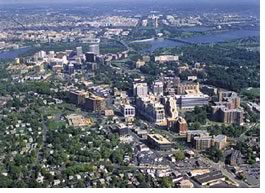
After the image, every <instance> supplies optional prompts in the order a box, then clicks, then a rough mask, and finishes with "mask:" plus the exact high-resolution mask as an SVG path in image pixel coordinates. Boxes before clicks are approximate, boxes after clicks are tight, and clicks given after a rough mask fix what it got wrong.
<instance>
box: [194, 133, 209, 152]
mask: <svg viewBox="0 0 265 193" xmlns="http://www.w3.org/2000/svg"><path fill="white" fill-rule="evenodd" d="M193 146H194V147H195V149H197V150H205V149H208V148H210V147H211V146H212V137H211V136H203V137H194V139H193Z"/></svg>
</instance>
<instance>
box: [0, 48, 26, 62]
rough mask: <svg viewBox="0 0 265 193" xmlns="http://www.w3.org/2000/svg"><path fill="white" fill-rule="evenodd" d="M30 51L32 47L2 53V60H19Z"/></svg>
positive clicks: (0, 55)
mask: <svg viewBox="0 0 265 193" xmlns="http://www.w3.org/2000/svg"><path fill="white" fill-rule="evenodd" d="M29 49H30V47H22V48H18V49H14V50H10V51H3V52H0V60H1V59H3V60H5V59H14V58H17V57H19V55H21V54H24V53H26V52H27V51H28V50H29Z"/></svg>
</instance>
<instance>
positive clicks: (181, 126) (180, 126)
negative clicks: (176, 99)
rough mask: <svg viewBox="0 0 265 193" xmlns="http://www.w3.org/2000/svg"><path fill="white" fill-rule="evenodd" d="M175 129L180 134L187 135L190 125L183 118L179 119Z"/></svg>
mask: <svg viewBox="0 0 265 193" xmlns="http://www.w3.org/2000/svg"><path fill="white" fill-rule="evenodd" d="M174 129H175V131H176V132H178V133H179V134H181V135H185V134H186V133H187V131H188V124H187V122H186V120H185V119H184V118H183V117H178V118H177V121H176V125H175V127H174Z"/></svg>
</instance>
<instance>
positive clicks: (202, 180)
mask: <svg viewBox="0 0 265 193" xmlns="http://www.w3.org/2000/svg"><path fill="white" fill-rule="evenodd" d="M194 180H195V181H196V182H198V183H199V184H200V185H202V186H205V185H207V184H211V183H214V182H218V181H224V180H225V176H224V175H223V173H222V172H221V171H213V172H209V173H206V174H202V175H197V176H195V177H194Z"/></svg>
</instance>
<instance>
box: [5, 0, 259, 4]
mask: <svg viewBox="0 0 265 193" xmlns="http://www.w3.org/2000/svg"><path fill="white" fill-rule="evenodd" d="M117 1H119V2H127V3H130V2H136V1H139V2H141V1H143V0H0V4H16V3H19V4H24V3H30V4H33V3H34V4H40V3H45V4H54V3H56V4H58V3H89V2H117ZM144 1H145V2H146V1H147V0H144ZM148 1H150V2H164V1H165V0H148ZM169 2H185V3H188V2H191V3H192V2H193V3H194V2H196V3H198V2H205V3H207V2H210V3H213V2H216V3H217V2H219V3H220V2H222V3H231V2H233V3H235V2H241V3H242V2H243V3H246V2H247V3H255V4H257V3H259V0H232V1H231V0H171V1H169Z"/></svg>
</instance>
